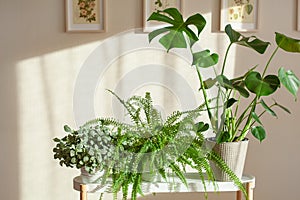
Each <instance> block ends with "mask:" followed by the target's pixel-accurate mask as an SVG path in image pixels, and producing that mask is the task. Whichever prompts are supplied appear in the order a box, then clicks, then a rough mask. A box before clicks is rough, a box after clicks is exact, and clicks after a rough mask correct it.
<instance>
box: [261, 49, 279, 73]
mask: <svg viewBox="0 0 300 200" xmlns="http://www.w3.org/2000/svg"><path fill="white" fill-rule="evenodd" d="M278 49H279V46H277V47H276V49H275V50H274V52H273V53H272V55H271V57H270V59H269V60H268V62H267V65H266V67H265V69H264V72H263V74H262V78H263V77H264V76H265V74H266V72H267V69H268V67H269V65H270V63H271V61H272V60H273V58H274V56H275V54H276V53H277V51H278Z"/></svg>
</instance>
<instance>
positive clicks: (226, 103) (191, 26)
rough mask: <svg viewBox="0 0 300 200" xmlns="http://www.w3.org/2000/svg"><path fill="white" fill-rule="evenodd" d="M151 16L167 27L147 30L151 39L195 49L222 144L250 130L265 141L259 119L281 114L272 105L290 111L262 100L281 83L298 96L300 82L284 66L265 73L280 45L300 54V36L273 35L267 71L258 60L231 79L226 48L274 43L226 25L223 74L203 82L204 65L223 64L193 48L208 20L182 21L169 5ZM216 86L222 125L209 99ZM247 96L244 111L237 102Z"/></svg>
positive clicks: (261, 48)
mask: <svg viewBox="0 0 300 200" xmlns="http://www.w3.org/2000/svg"><path fill="white" fill-rule="evenodd" d="M148 20H154V21H159V22H164V23H166V26H165V27H164V28H160V29H157V30H154V31H153V32H151V33H149V42H151V41H152V40H153V39H154V38H156V37H160V39H159V42H160V44H161V45H162V46H163V47H164V48H165V49H166V50H167V51H170V50H171V49H173V48H187V49H188V50H189V51H190V52H191V53H192V56H193V61H192V63H191V65H192V66H194V67H195V69H196V72H197V75H198V78H199V83H200V90H201V92H202V95H203V98H204V100H205V105H206V110H207V112H208V117H209V119H210V122H211V128H213V130H214V131H215V133H216V138H217V142H218V143H221V142H232V141H240V140H243V139H244V138H245V137H246V135H247V133H248V132H249V131H251V133H252V134H253V136H254V137H255V138H257V139H258V140H259V141H262V140H263V139H265V137H266V131H265V129H264V127H263V124H262V122H261V120H260V117H261V116H262V115H263V114H264V113H270V114H271V115H273V116H275V117H277V115H276V113H275V111H274V110H273V109H272V107H278V108H281V109H282V110H284V111H286V112H288V113H290V111H289V110H288V109H287V108H285V107H284V106H282V105H280V104H278V103H277V102H276V101H274V103H273V104H272V105H268V104H267V103H266V102H265V101H264V98H265V97H266V96H270V95H272V94H274V93H275V92H276V91H277V89H278V88H280V86H281V85H283V86H284V87H285V88H286V89H287V91H288V92H290V93H291V94H292V95H293V96H294V98H295V100H296V99H297V92H298V89H299V85H300V81H299V79H298V78H297V76H296V75H295V74H294V73H293V71H291V70H286V69H285V68H284V67H280V68H279V69H278V74H277V75H275V74H267V71H268V68H269V67H270V63H271V61H272V60H273V58H274V56H275V55H276V53H277V52H278V50H279V49H282V50H284V51H286V52H291V53H300V40H298V39H293V38H290V37H287V36H285V35H284V34H281V33H275V41H276V44H277V46H276V48H275V50H274V52H273V53H272V54H271V56H270V58H268V60H267V62H266V64H265V65H264V67H263V68H262V69H263V72H262V73H261V72H259V71H256V68H257V67H258V66H259V65H258V64H254V65H255V67H252V68H251V69H250V70H248V71H247V72H246V73H245V74H244V75H242V76H239V77H236V78H232V79H229V78H227V77H226V76H225V74H224V71H225V68H226V63H227V57H228V52H229V50H230V48H231V47H232V45H234V44H235V45H239V46H243V47H246V48H248V49H250V50H254V51H255V52H257V53H259V54H264V53H265V52H266V50H267V49H268V47H269V45H270V43H269V42H265V41H262V40H260V39H258V38H257V37H255V36H250V37H246V36H244V35H242V34H241V33H239V32H237V31H235V30H234V29H232V27H231V25H227V26H226V27H225V33H226V35H227V36H228V38H229V41H230V42H229V45H228V47H227V50H226V53H225V56H224V59H223V61H222V69H221V72H220V73H219V74H216V75H215V77H211V78H209V79H207V80H203V78H202V74H201V68H208V67H214V65H216V64H217V63H218V62H219V56H218V54H216V53H211V52H210V50H208V49H206V50H203V51H197V52H195V51H194V48H193V46H194V44H195V43H196V42H199V37H200V33H201V32H202V31H203V29H204V27H205V25H206V21H205V18H204V17H203V16H202V15H201V14H199V13H197V14H194V15H192V16H190V17H188V18H187V19H186V20H184V19H183V16H182V14H181V13H180V12H179V11H178V10H177V9H176V8H168V9H166V10H163V11H158V12H155V13H153V14H152V15H151V16H150V17H149V19H148ZM254 65H253V66H254ZM272 65H274V64H272ZM243 67H247V66H243ZM216 71H217V70H216ZM216 86H217V87H218V88H219V90H218V91H219V92H218V98H217V100H216V101H217V103H218V104H217V105H218V108H221V110H222V113H221V116H222V118H221V119H219V120H221V123H219V120H218V119H216V117H215V116H218V113H217V112H219V111H218V110H219V109H213V106H212V105H211V104H210V102H211V99H210V98H209V97H208V95H207V90H209V89H210V88H212V87H216ZM247 98H252V101H250V103H249V104H248V105H247V106H246V108H244V109H241V108H240V107H241V106H239V105H240V104H241V102H242V101H243V100H244V99H247ZM221 102H222V104H221ZM247 102H249V101H247ZM258 105H260V106H261V107H262V109H263V112H262V113H259V114H258V113H257V109H256V107H257V106H258Z"/></svg>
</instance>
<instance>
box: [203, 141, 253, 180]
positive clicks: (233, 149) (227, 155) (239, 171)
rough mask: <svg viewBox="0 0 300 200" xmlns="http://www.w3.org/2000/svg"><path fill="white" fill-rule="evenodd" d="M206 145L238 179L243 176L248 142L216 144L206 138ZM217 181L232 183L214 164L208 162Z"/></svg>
mask: <svg viewBox="0 0 300 200" xmlns="http://www.w3.org/2000/svg"><path fill="white" fill-rule="evenodd" d="M206 141H207V144H208V145H209V148H211V149H212V150H213V151H214V152H216V153H217V154H218V155H219V156H220V157H221V158H222V159H223V160H224V162H225V163H226V164H227V165H228V167H229V168H230V169H231V170H232V171H233V172H234V173H235V175H236V176H237V177H238V178H241V177H242V175H243V170H244V165H245V160H246V154H247V148H248V143H249V140H248V139H245V140H243V141H239V142H224V143H221V144H217V143H216V141H215V138H207V140H206ZM210 163H211V167H212V170H213V172H214V174H215V178H216V180H217V181H232V180H231V179H230V177H229V176H228V175H227V174H226V173H225V172H224V171H223V170H221V169H220V168H219V167H218V166H216V164H215V163H214V162H210Z"/></svg>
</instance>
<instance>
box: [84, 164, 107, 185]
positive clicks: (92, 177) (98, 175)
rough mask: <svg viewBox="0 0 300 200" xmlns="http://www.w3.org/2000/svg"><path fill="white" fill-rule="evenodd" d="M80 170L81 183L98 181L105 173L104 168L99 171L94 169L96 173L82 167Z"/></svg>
mask: <svg viewBox="0 0 300 200" xmlns="http://www.w3.org/2000/svg"><path fill="white" fill-rule="evenodd" d="M80 172H81V174H80V177H81V180H82V182H83V183H95V182H99V181H100V180H101V178H102V177H103V175H104V173H105V171H104V170H101V171H96V173H94V174H90V173H89V172H87V171H86V170H85V169H84V167H82V168H81V169H80Z"/></svg>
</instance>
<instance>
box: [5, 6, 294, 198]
mask: <svg viewBox="0 0 300 200" xmlns="http://www.w3.org/2000/svg"><path fill="white" fill-rule="evenodd" d="M218 2H219V1H218V0H213V1H206V0H198V1H194V0H184V2H183V8H184V15H189V14H191V13H194V12H201V13H204V14H205V17H206V19H207V21H208V26H207V28H206V31H205V33H204V35H203V38H207V39H208V40H207V41H205V42H204V44H203V46H208V47H209V48H210V49H212V50H216V51H218V52H220V53H223V51H224V44H226V40H225V37H224V34H223V33H217V32H213V33H212V34H210V33H211V30H213V31H215V30H217V25H218V17H219V16H218V9H219V4H218ZM259 6H260V7H259V31H258V32H257V34H258V36H259V37H260V38H262V39H265V40H269V41H272V42H273V41H274V40H273V37H274V32H275V31H279V32H284V33H286V34H288V35H291V36H294V37H298V38H300V32H296V31H295V27H296V0H286V1H282V0H263V1H260V2H259ZM106 9H107V15H106V19H107V32H106V33H86V34H83V33H82V34H78V33H65V32H64V1H63V0H48V1H46V0H39V1H38V0H26V1H21V0H10V1H4V0H0V25H1V29H0V63H1V65H0V91H1V100H0V111H1V114H0V127H1V129H0V130H1V131H0V133H1V140H0V170H1V172H0V173H1V174H0V177H1V184H0V185H1V187H0V194H1V199H9V200H34V199H38V200H40V199H43V200H47V199H49V200H50V199H57V200H58V199H61V200H62V199H77V193H75V192H74V191H73V190H72V177H73V176H75V175H76V174H77V171H76V170H71V169H65V168H60V167H59V166H58V164H57V162H56V161H54V160H53V159H52V152H51V151H52V147H53V143H52V141H51V139H52V138H53V137H55V136H58V137H60V136H62V135H63V131H62V127H63V125H64V124H69V125H71V126H75V125H74V117H73V110H72V101H73V96H72V95H73V89H74V84H75V80H76V76H77V74H78V72H79V70H80V67H81V66H82V63H83V62H84V61H85V59H86V58H87V57H88V56H89V55H90V53H91V52H92V51H93V50H94V49H95V48H96V47H97V46H98V45H99V44H100V43H101V41H102V40H103V39H106V38H108V37H109V36H111V35H114V34H116V33H120V32H122V31H125V30H129V29H132V28H138V27H141V24H142V1H141V0H107V5H106ZM273 48H274V45H273V46H271V49H273ZM236 52H237V51H233V52H232V54H231V55H230V61H231V63H235V67H236V68H235V72H236V73H237V74H238V73H242V72H243V70H244V69H245V68H248V67H250V66H252V65H253V64H252V61H256V62H263V61H265V60H266V59H265V57H264V56H257V55H256V54H254V53H253V54H248V53H247V52H248V51H247V50H245V49H242V48H239V49H238V54H237V55H235V54H234V53H236ZM272 65H275V66H286V67H289V68H291V69H293V70H294V72H295V73H297V74H298V75H300V68H299V67H300V66H299V65H300V55H290V54H286V53H284V52H280V53H279V56H278V57H277V58H276V60H275V61H274V62H273V63H272ZM229 72H230V71H229ZM276 98H277V100H278V102H281V103H283V104H285V105H288V106H289V108H290V109H291V110H292V112H293V115H287V114H284V113H280V114H279V119H273V118H272V117H269V116H266V117H265V118H264V119H265V127H266V129H267V130H268V134H267V135H268V137H267V139H266V140H265V141H264V142H263V143H262V144H259V143H258V142H257V141H255V140H252V142H251V143H250V149H249V154H248V158H247V163H246V172H247V173H251V174H253V175H255V176H256V177H257V188H256V190H255V197H256V199H258V200H259V199H273V200H276V199H278V200H279V199H297V198H298V191H297V189H298V180H299V179H300V173H299V171H298V169H299V167H298V166H299V165H300V157H299V155H298V153H299V152H300V149H299V148H300V135H299V128H298V127H297V122H298V123H299V120H300V106H299V102H296V103H295V102H293V101H292V97H291V96H290V95H288V94H287V93H286V92H280V94H278V95H276ZM250 138H251V139H253V138H252V137H251V136H250ZM198 196H199V194H177V195H169V194H163V195H157V196H155V197H152V196H149V199H173V200H175V199H199V197H198ZM200 196H201V197H203V196H202V195H201V194H200ZM233 197H234V196H233V194H226V195H225V196H222V195H211V196H210V198H209V199H225V198H227V199H229V198H231V199H232V198H233ZM92 198H95V199H97V196H93V197H92ZM106 199H111V197H110V196H107V197H106ZM145 199H148V197H146V198H145Z"/></svg>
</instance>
